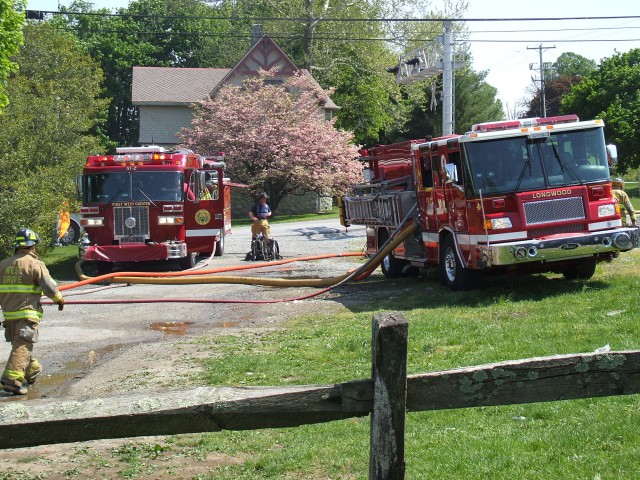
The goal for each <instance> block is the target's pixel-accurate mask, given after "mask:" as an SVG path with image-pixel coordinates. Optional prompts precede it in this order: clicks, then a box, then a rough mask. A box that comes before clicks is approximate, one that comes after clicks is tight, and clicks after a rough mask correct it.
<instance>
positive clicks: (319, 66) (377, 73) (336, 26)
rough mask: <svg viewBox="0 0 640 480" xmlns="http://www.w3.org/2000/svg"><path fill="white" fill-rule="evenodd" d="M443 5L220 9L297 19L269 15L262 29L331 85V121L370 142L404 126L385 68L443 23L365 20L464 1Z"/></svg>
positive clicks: (421, 13)
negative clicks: (333, 104)
mask: <svg viewBox="0 0 640 480" xmlns="http://www.w3.org/2000/svg"><path fill="white" fill-rule="evenodd" d="M444 3H445V5H444V7H443V10H433V9H432V8H431V2H429V1H427V0H413V1H411V0H393V1H389V0H353V1H350V2H328V1H325V0H302V1H300V0H298V1H291V0H290V1H283V2H273V1H271V0H257V1H256V0H226V1H225V0H223V1H222V2H221V5H222V7H221V8H224V9H226V10H225V11H227V12H232V14H233V15H234V16H237V17H239V18H245V19H246V18H248V17H253V18H258V17H261V18H282V17H291V18H299V19H301V21H300V22H299V23H298V22H283V21H280V20H269V21H266V22H264V30H265V31H266V32H268V33H270V34H271V35H272V36H273V38H274V39H275V40H276V41H277V42H278V43H279V44H280V45H281V46H282V48H283V50H284V51H285V52H286V53H287V54H288V55H289V56H290V57H291V58H292V60H293V61H294V62H295V63H296V64H297V65H298V66H300V67H303V68H307V69H308V70H310V72H311V73H312V75H313V76H314V78H315V79H316V80H318V82H319V83H320V85H322V86H323V87H324V88H332V89H333V91H334V93H333V94H332V99H333V100H334V101H335V102H336V103H337V104H338V105H339V106H340V107H341V109H340V110H339V111H338V112H337V113H336V118H337V121H336V125H337V126H338V127H339V128H342V129H345V130H350V131H353V132H354V135H355V141H356V142H357V143H361V144H371V143H376V142H378V141H380V140H381V139H382V138H384V132H385V131H387V130H389V129H391V128H394V127H395V126H397V125H398V124H403V123H404V122H405V121H406V120H407V116H408V112H409V108H410V105H409V103H408V102H406V98H405V97H403V94H402V91H401V89H400V87H399V86H398V85H397V84H396V80H395V77H394V76H393V75H390V74H389V73H387V68H388V67H391V66H393V65H395V64H396V63H397V61H398V56H399V54H402V53H406V52H405V50H406V49H407V48H413V47H417V46H421V45H422V44H424V43H425V41H426V40H429V39H433V38H435V36H436V35H438V34H441V33H442V23H441V22H403V21H398V22H376V21H365V19H371V18H395V19H402V18H415V17H416V16H418V17H425V18H444V17H446V16H449V17H461V16H462V13H463V12H464V10H465V9H466V6H467V3H466V1H461V0H447V1H445V2H444ZM333 19H338V20H347V19H349V21H333ZM249 24H250V22H249V21H247V20H243V21H240V22H239V23H238V24H237V25H236V31H240V32H241V31H244V32H248V31H249V28H250V25H249ZM456 28H458V29H460V28H461V26H457V27H456ZM376 39H387V40H386V41H384V40H376ZM407 46H408V47H407ZM246 48H248V45H247V47H246ZM245 51H246V50H245Z"/></svg>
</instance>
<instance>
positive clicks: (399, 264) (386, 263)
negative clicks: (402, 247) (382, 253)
mask: <svg viewBox="0 0 640 480" xmlns="http://www.w3.org/2000/svg"><path fill="white" fill-rule="evenodd" d="M405 265H406V262H405V261H404V260H398V259H397V258H396V257H394V256H393V254H392V253H390V254H389V255H387V256H386V257H384V258H383V259H382V263H381V264H380V268H381V269H382V274H383V275H384V276H385V277H387V278H398V277H401V276H402V271H403V270H404V267H405Z"/></svg>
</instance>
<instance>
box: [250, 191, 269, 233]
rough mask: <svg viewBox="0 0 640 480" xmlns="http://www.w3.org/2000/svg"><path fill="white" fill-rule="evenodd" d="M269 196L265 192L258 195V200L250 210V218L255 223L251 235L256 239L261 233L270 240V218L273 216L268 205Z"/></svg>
mask: <svg viewBox="0 0 640 480" xmlns="http://www.w3.org/2000/svg"><path fill="white" fill-rule="evenodd" d="M267 199H268V196H267V194H266V193H265V192H262V193H261V194H260V195H258V200H257V201H256V203H255V204H254V205H253V207H251V210H249V218H250V219H251V220H252V221H253V224H252V225H251V234H252V235H253V237H254V238H255V236H256V235H258V234H259V233H261V234H263V235H264V238H265V239H267V240H268V239H269V233H270V232H271V227H269V220H268V218H269V217H270V216H271V208H269V205H267Z"/></svg>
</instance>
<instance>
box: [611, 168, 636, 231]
mask: <svg viewBox="0 0 640 480" xmlns="http://www.w3.org/2000/svg"><path fill="white" fill-rule="evenodd" d="M611 186H612V187H613V191H612V192H611V193H613V197H614V198H615V199H616V200H617V201H618V205H620V214H621V216H622V226H623V227H627V226H628V225H627V213H628V214H629V219H630V220H631V225H632V226H634V227H635V226H636V212H635V210H634V208H633V205H631V200H629V195H627V193H626V192H625V191H624V190H623V189H624V180H623V179H622V178H614V179H613V180H611ZM623 209H625V210H626V211H627V213H623Z"/></svg>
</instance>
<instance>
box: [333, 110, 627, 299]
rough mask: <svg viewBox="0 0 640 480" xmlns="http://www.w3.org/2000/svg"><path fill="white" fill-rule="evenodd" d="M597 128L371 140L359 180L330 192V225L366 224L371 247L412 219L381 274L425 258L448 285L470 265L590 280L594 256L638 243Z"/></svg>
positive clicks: (478, 130)
mask: <svg viewBox="0 0 640 480" xmlns="http://www.w3.org/2000/svg"><path fill="white" fill-rule="evenodd" d="M603 127H604V123H603V122H602V121H601V120H592V121H579V119H578V117H577V116H576V115H564V116H557V117H549V118H533V119H522V120H513V121H503V122H493V123H483V124H478V125H474V126H473V128H472V131H471V132H469V133H467V134H465V135H450V136H446V137H441V138H433V139H431V138H429V139H423V140H414V141H406V142H402V143H397V144H393V145H380V146H377V147H374V148H372V149H370V150H369V151H368V152H367V151H363V152H362V154H363V157H362V160H363V161H365V162H367V163H368V165H367V167H365V169H364V177H365V179H364V180H365V181H364V183H362V184H360V185H355V186H354V187H353V192H352V194H351V195H349V196H345V197H342V198H341V202H340V204H341V205H340V206H341V221H342V223H343V225H345V226H349V225H351V224H359V225H366V226H367V229H366V232H367V250H368V252H369V253H370V254H372V253H373V252H375V251H377V250H378V248H379V247H380V246H381V245H382V244H383V243H384V242H385V241H386V240H387V239H388V238H389V237H390V235H392V234H393V232H395V231H396V230H397V229H398V227H399V225H400V224H401V222H402V221H403V219H404V218H405V217H409V218H411V217H415V222H416V224H417V227H418V228H417V232H418V233H417V234H416V235H414V236H412V237H410V238H409V239H408V240H405V241H404V242H403V243H402V244H401V245H400V246H398V247H397V248H396V249H395V250H394V251H393V252H392V253H391V254H390V255H388V256H387V257H386V258H385V259H384V261H383V264H382V271H383V273H384V275H385V276H386V277H389V278H392V277H398V276H400V275H403V274H406V273H408V272H409V271H410V270H411V269H415V268H414V267H423V268H424V267H428V266H437V267H438V271H439V276H440V280H441V282H442V283H443V284H444V285H446V286H448V287H450V288H452V289H455V290H461V289H465V288H470V287H471V286H473V282H474V276H475V275H474V274H475V273H476V272H477V271H482V270H502V271H522V272H548V271H553V272H559V273H562V274H564V276H565V277H566V278H569V279H575V278H583V279H587V278H590V277H591V276H592V275H593V273H594V270H595V267H596V263H597V262H599V261H602V260H611V259H613V258H615V257H616V256H617V255H618V254H619V252H621V251H626V250H630V249H632V248H634V247H637V246H638V230H637V229H636V228H627V227H624V226H623V222H622V220H621V216H620V208H619V206H618V205H617V204H616V201H615V200H614V198H613V197H612V193H611V183H610V177H609V167H610V165H611V162H612V157H615V155H616V153H615V146H613V145H610V146H607V145H606V144H605V140H604V134H603ZM616 160H617V159H615V158H613V161H616Z"/></svg>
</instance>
